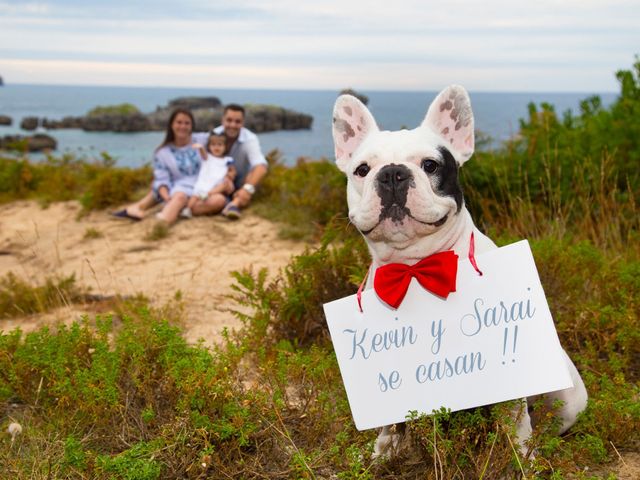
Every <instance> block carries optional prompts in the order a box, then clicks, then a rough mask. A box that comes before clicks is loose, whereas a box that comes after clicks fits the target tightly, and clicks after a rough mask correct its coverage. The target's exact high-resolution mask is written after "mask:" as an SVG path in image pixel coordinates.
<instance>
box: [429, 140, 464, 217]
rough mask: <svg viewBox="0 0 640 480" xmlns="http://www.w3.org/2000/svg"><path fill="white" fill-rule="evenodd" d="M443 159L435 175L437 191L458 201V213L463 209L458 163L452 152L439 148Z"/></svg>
mask: <svg viewBox="0 0 640 480" xmlns="http://www.w3.org/2000/svg"><path fill="white" fill-rule="evenodd" d="M438 152H440V155H441V158H442V165H441V167H440V168H439V169H438V171H437V172H436V173H435V174H434V176H435V179H436V189H437V191H438V194H442V195H443V196H448V197H453V198H454V200H455V201H456V207H457V209H456V213H458V212H459V211H460V209H461V208H462V201H463V197H462V187H461V186H460V181H459V179H458V170H459V168H460V167H459V166H458V162H456V159H455V158H453V155H451V152H450V151H449V150H447V148H446V147H443V146H440V147H438Z"/></svg>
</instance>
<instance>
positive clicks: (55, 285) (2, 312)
mask: <svg viewBox="0 0 640 480" xmlns="http://www.w3.org/2000/svg"><path fill="white" fill-rule="evenodd" d="M85 295H86V292H84V291H83V290H82V289H81V288H80V287H78V286H77V285H76V279H75V275H69V276H68V277H60V278H54V277H49V278H47V279H46V280H45V282H44V284H43V285H36V286H33V285H31V284H30V283H29V282H26V281H24V280H23V279H21V278H19V277H18V276H16V275H15V274H14V273H12V272H9V273H7V274H6V275H5V276H4V277H1V278H0V320H1V319H3V318H11V317H20V316H23V315H31V314H34V313H44V312H47V311H49V310H53V309H55V308H58V307H61V306H64V305H69V304H71V303H76V302H78V301H81V299H83V298H84V297H85ZM1 326H2V324H1V323H0V327H1Z"/></svg>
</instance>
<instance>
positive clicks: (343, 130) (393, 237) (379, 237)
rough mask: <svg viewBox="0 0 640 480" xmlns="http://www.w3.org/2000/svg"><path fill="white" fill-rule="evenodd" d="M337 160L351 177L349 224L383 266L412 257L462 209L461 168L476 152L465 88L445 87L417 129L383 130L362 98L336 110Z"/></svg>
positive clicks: (343, 100) (346, 99)
mask: <svg viewBox="0 0 640 480" xmlns="http://www.w3.org/2000/svg"><path fill="white" fill-rule="evenodd" d="M333 138H334V143H335V151H336V163H337V165H338V168H340V170H342V171H343V172H344V173H345V174H346V175H347V178H348V186H347V199H348V203H349V219H350V220H351V222H352V223H353V224H354V225H355V226H356V228H358V230H360V232H362V234H363V235H364V237H365V239H366V240H367V242H368V244H369V246H370V248H371V250H372V253H373V255H374V257H376V259H377V260H378V261H380V262H382V263H386V262H389V261H401V260H406V259H412V258H413V259H417V258H422V257H423V256H424V253H421V252H424V251H428V250H429V249H428V248H425V247H426V243H428V242H429V241H431V240H433V238H435V237H436V236H438V234H440V235H441V236H442V235H443V234H444V233H445V232H446V231H447V230H448V229H450V228H452V225H453V224H455V222H456V220H457V215H458V214H459V212H460V211H461V209H462V208H463V198H462V190H461V188H460V184H459V182H458V170H459V168H460V166H461V165H462V164H463V163H464V162H465V161H466V160H468V159H469V157H471V155H472V154H473V147H474V134H473V113H472V111H471V104H470V102H469V97H468V95H467V92H466V91H465V89H464V88H462V87H460V86H450V87H448V88H447V89H445V90H444V91H442V92H441V93H440V94H439V95H438V96H437V97H436V99H435V100H434V101H433V103H432V104H431V106H430V107H429V109H428V111H427V114H426V116H425V119H424V121H423V122H422V124H421V125H420V126H419V127H418V128H416V129H414V130H401V131H397V132H388V131H380V130H379V129H378V126H377V125H376V122H375V120H374V119H373V116H372V115H371V113H370V112H369V110H368V109H367V107H365V106H364V105H363V104H362V103H361V102H360V101H359V100H357V99H356V98H355V97H352V96H350V95H342V96H340V97H339V98H338V99H337V101H336V104H335V107H334V110H333Z"/></svg>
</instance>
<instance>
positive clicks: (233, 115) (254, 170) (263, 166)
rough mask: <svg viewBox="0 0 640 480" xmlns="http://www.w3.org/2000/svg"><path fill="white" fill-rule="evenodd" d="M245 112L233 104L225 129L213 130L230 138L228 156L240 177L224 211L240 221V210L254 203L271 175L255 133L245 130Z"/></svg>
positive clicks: (225, 114) (225, 115)
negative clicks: (259, 188)
mask: <svg viewBox="0 0 640 480" xmlns="http://www.w3.org/2000/svg"><path fill="white" fill-rule="evenodd" d="M244 117H245V111H244V108H243V107H242V106H240V105H237V104H235V103H231V104H229V105H227V106H226V107H225V108H224V111H223V113H222V125H220V126H219V127H216V128H214V129H213V131H214V132H215V133H217V134H224V135H225V137H227V151H226V155H229V156H230V157H232V158H233V161H234V164H235V167H236V171H237V175H236V178H235V180H234V185H235V187H236V190H235V192H233V195H232V200H231V202H229V203H228V204H227V206H226V207H225V208H224V209H223V210H222V214H223V215H224V216H226V217H227V218H231V219H237V218H240V210H241V209H242V208H245V207H247V206H248V205H249V203H251V198H252V197H253V195H254V193H255V192H256V187H257V186H258V185H259V184H260V182H261V181H262V179H263V178H264V176H265V175H266V174H267V167H268V164H267V160H266V159H265V158H264V155H263V154H262V151H261V149H260V142H259V140H258V137H257V135H256V134H255V133H253V132H251V131H250V130H247V129H246V128H244Z"/></svg>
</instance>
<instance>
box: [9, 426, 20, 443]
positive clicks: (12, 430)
mask: <svg viewBox="0 0 640 480" xmlns="http://www.w3.org/2000/svg"><path fill="white" fill-rule="evenodd" d="M7 433H8V434H9V435H11V441H12V442H13V441H14V440H15V439H16V436H18V435H20V434H21V433H22V425H20V424H19V423H16V422H11V423H10V424H9V426H8V427H7Z"/></svg>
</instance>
